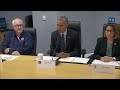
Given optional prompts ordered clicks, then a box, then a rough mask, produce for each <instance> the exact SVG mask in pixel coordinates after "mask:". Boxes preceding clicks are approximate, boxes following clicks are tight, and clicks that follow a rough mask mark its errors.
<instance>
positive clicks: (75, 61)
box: [60, 57, 89, 64]
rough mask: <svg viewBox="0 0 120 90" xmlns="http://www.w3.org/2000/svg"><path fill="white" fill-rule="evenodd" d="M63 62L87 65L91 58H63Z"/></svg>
mask: <svg viewBox="0 0 120 90" xmlns="http://www.w3.org/2000/svg"><path fill="white" fill-rule="evenodd" d="M60 61H61V62H70V63H84V64H87V62H88V61H89V58H80V57H68V58H61V59H60Z"/></svg>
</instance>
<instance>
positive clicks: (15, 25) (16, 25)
mask: <svg viewBox="0 0 120 90" xmlns="http://www.w3.org/2000/svg"><path fill="white" fill-rule="evenodd" d="M22 26H23V25H22V24H20V25H14V27H22Z"/></svg>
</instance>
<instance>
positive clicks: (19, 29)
mask: <svg viewBox="0 0 120 90" xmlns="http://www.w3.org/2000/svg"><path fill="white" fill-rule="evenodd" d="M13 27H14V30H15V32H16V33H17V34H21V33H22V32H23V22H22V21H21V20H19V19H17V20H15V21H14V24H13Z"/></svg>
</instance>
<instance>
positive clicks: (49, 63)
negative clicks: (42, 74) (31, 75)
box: [37, 60, 56, 68]
mask: <svg viewBox="0 0 120 90" xmlns="http://www.w3.org/2000/svg"><path fill="white" fill-rule="evenodd" d="M37 66H38V67H40V68H55V66H56V61H55V60H37Z"/></svg>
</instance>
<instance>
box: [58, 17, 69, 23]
mask: <svg viewBox="0 0 120 90" xmlns="http://www.w3.org/2000/svg"><path fill="white" fill-rule="evenodd" d="M58 20H60V21H65V22H67V23H68V18H67V17H66V16H60V17H59V18H58Z"/></svg>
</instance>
